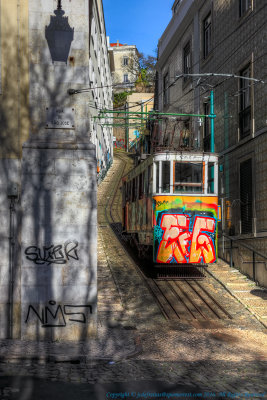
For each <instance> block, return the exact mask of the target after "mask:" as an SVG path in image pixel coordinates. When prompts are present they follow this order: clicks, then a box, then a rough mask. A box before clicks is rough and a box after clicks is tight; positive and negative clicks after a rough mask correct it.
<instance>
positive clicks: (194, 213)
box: [153, 196, 218, 264]
mask: <svg viewBox="0 0 267 400" xmlns="http://www.w3.org/2000/svg"><path fill="white" fill-rule="evenodd" d="M153 213H154V262H156V263H182V264H185V263H196V264H199V263H213V262H215V261H216V254H217V250H216V247H217V232H216V229H217V213H218V203H217V198H216V197H211V196H210V197H209V196H205V197H196V196H175V197H174V196H155V197H154V199H153Z"/></svg>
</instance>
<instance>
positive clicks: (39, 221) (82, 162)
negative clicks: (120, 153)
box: [21, 130, 97, 340]
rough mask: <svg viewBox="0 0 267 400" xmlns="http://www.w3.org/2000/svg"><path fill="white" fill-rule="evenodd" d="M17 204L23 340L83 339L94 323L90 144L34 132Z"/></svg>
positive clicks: (57, 134)
mask: <svg viewBox="0 0 267 400" xmlns="http://www.w3.org/2000/svg"><path fill="white" fill-rule="evenodd" d="M51 133H52V135H53V139H51V136H50V134H51ZM62 135H63V137H64V135H65V140H63V139H62V137H61V136H62ZM48 137H50V139H51V140H48V139H47V138H48ZM59 138H60V140H59ZM57 139H58V140H57ZM21 207H22V231H21V337H22V338H23V339H31V340H35V339H36V340H56V339H62V340H84V339H86V338H88V337H89V336H90V335H91V334H94V333H95V332H96V323H97V255H96V252H97V220H96V213H97V211H96V157H95V146H94V145H92V144H90V143H89V142H83V143H82V142H80V143H77V142H75V141H73V140H70V141H69V142H68V141H67V136H66V133H65V132H63V131H61V130H54V131H51V132H50V131H49V130H48V131H47V132H46V137H45V135H44V133H41V134H40V135H33V136H32V137H31V139H30V140H29V141H28V142H26V143H25V144H24V146H23V161H22V193H21Z"/></svg>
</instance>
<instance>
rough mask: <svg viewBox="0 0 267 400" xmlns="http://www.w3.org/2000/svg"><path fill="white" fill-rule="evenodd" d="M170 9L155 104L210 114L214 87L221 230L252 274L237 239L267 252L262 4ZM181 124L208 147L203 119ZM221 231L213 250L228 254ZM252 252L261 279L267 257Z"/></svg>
mask: <svg viewBox="0 0 267 400" xmlns="http://www.w3.org/2000/svg"><path fill="white" fill-rule="evenodd" d="M172 11H173V15H172V19H171V21H170V23H169V25H168V26H167V28H166V30H165V32H164V33H163V35H162V37H161V38H160V40H159V44H158V51H159V59H158V64H157V67H158V75H159V80H158V92H159V93H158V98H157V101H158V104H159V109H160V110H161V111H164V112H185V113H195V114H203V115H209V114H210V113H211V97H212V96H211V94H212V92H213V94H214V112H215V114H216V118H215V152H217V153H218V154H219V156H220V179H219V182H220V197H221V205H222V210H223V219H222V223H221V235H226V236H230V237H231V238H232V239H235V240H236V241H235V245H237V249H236V250H235V251H234V252H233V261H234V263H235V264H236V265H237V266H238V267H239V268H240V269H241V270H242V271H243V272H245V273H246V274H248V275H250V276H252V275H253V263H252V258H253V253H252V251H251V250H250V249H248V248H244V247H243V245H247V246H249V247H251V248H253V249H255V250H257V251H259V252H260V253H263V255H267V233H266V232H267V205H266V201H265V200H264V199H265V198H266V195H267V182H266V172H267V171H266V168H265V165H266V161H267V158H266V150H267V149H266V146H267V124H266V109H267V100H266V99H267V97H266V94H267V93H266V83H263V82H266V67H264V66H266V54H265V51H264V46H263V42H264V35H265V32H266V17H267V5H266V2H265V1H264V0H246V1H244V0H239V1H234V0H229V1H223V0H213V1H194V0H176V1H175V2H174V4H173V7H172ZM212 74H213V75H212ZM184 124H186V125H187V128H188V130H189V133H190V137H191V143H192V146H193V148H196V149H197V148H200V149H203V150H204V151H210V149H211V147H210V146H211V142H210V139H211V127H210V122H209V119H208V118H201V119H199V118H191V119H188V121H184ZM226 236H222V238H221V240H220V242H219V244H220V246H219V255H221V256H223V257H224V258H226V259H228V260H229V251H228V250H225V249H226V248H227V247H228V248H229V245H230V244H229V243H230V242H229V239H227V237H226ZM256 257H257V258H256V262H255V265H256V272H255V271H254V275H256V276H254V277H255V279H256V280H257V281H258V282H260V283H261V284H263V285H265V286H266V285H267V272H266V261H267V260H265V259H264V258H263V257H261V256H259V255H258V256H256ZM255 265H254V266H255Z"/></svg>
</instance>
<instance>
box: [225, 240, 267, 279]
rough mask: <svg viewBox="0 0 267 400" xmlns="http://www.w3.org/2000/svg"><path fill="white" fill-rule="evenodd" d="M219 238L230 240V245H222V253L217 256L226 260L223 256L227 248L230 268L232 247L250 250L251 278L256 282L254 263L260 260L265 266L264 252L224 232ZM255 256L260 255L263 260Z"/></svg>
mask: <svg viewBox="0 0 267 400" xmlns="http://www.w3.org/2000/svg"><path fill="white" fill-rule="evenodd" d="M221 238H222V239H223V238H225V239H227V240H228V241H229V242H230V247H223V254H219V257H220V258H222V259H224V260H226V259H225V257H224V253H225V250H229V258H230V260H229V263H230V267H231V268H232V267H233V250H234V249H239V247H242V248H245V249H247V250H249V251H250V252H251V255H252V260H250V261H249V262H252V274H253V275H252V278H253V281H254V282H257V281H256V264H257V263H259V262H261V263H262V262H264V264H265V268H266V263H267V256H266V255H265V254H262V253H261V252H259V251H257V250H255V249H254V248H253V247H252V246H249V245H247V244H245V243H241V242H240V240H241V239H239V238H233V237H231V236H228V235H226V234H224V233H223V234H221ZM242 240H244V239H242ZM234 244H235V245H234ZM220 252H221V249H219V253H220ZM257 256H258V257H260V258H261V259H263V260H264V261H262V260H257V259H256V257H257ZM226 261H227V262H228V260H226Z"/></svg>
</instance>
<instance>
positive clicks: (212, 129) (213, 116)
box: [210, 90, 215, 153]
mask: <svg viewBox="0 0 267 400" xmlns="http://www.w3.org/2000/svg"><path fill="white" fill-rule="evenodd" d="M214 118H215V114H214V92H213V90H211V92H210V134H211V138H210V142H211V143H210V151H211V153H214V147H215V146H214Z"/></svg>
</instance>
